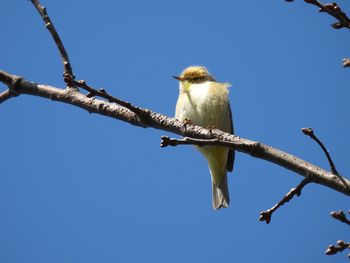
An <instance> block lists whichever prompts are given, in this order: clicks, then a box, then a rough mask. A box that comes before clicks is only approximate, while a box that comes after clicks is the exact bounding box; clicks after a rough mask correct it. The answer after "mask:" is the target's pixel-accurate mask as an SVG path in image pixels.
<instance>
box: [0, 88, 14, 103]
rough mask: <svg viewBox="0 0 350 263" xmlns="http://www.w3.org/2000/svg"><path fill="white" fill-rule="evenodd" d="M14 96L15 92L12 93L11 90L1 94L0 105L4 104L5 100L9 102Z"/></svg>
mask: <svg viewBox="0 0 350 263" xmlns="http://www.w3.org/2000/svg"><path fill="white" fill-rule="evenodd" d="M14 96H15V95H14V94H13V92H11V90H10V89H7V90H5V91H3V92H1V93H0V103H2V102H4V101H5V100H8V99H10V98H12V97H14Z"/></svg>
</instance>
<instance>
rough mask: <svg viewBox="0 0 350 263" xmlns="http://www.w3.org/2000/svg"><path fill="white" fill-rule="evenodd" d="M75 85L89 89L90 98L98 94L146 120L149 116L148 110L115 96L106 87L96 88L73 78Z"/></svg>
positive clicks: (88, 95)
mask: <svg viewBox="0 0 350 263" xmlns="http://www.w3.org/2000/svg"><path fill="white" fill-rule="evenodd" d="M73 85H75V86H77V87H80V88H82V89H84V90H86V91H88V92H89V93H88V94H87V95H86V96H87V97H88V98H91V97H94V96H98V97H101V98H104V99H107V100H108V101H109V102H114V103H117V104H119V105H120V106H123V107H125V108H127V109H129V110H131V111H132V112H134V113H136V114H138V115H139V116H140V117H141V118H142V119H143V120H146V119H147V118H148V113H149V112H148V111H147V110H144V109H141V108H139V107H136V106H134V105H132V104H131V103H130V102H126V101H123V100H121V99H118V98H116V97H113V96H112V95H110V94H108V93H107V92H106V90H104V89H99V90H96V89H94V88H92V87H90V86H89V85H87V84H86V81H85V80H79V81H76V80H73Z"/></svg>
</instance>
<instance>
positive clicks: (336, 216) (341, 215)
mask: <svg viewBox="0 0 350 263" xmlns="http://www.w3.org/2000/svg"><path fill="white" fill-rule="evenodd" d="M349 213H350V211H349ZM331 216H332V217H333V218H334V219H336V220H339V221H340V222H343V223H344V224H347V225H350V220H349V219H347V218H346V216H345V214H344V212H343V211H342V210H339V211H333V212H331Z"/></svg>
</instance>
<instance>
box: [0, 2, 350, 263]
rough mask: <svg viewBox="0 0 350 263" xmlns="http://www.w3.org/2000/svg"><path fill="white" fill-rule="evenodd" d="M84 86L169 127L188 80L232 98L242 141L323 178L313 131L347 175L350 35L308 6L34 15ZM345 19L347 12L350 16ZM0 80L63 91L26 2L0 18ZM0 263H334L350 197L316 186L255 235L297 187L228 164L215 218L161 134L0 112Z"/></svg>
mask: <svg viewBox="0 0 350 263" xmlns="http://www.w3.org/2000/svg"><path fill="white" fill-rule="evenodd" d="M43 4H44V5H45V6H46V7H47V8H48V12H49V14H50V15H51V18H52V19H53V21H54V23H55V25H56V28H57V29H58V31H59V33H60V35H61V37H62V39H63V41H64V43H65V46H66V48H67V50H68V52H69V54H70V58H71V62H72V65H73V67H74V70H75V75H76V76H77V79H85V80H87V82H88V83H89V84H90V85H92V86H94V87H96V88H102V87H103V88H105V89H106V90H108V92H110V93H111V94H114V95H115V96H118V97H120V98H122V99H125V100H128V101H131V102H133V103H134V104H136V105H139V106H142V107H145V108H150V109H152V110H154V111H158V112H161V113H164V114H166V115H168V116H173V115H174V107H175V103H176V99H177V95H178V83H177V82H176V81H175V80H173V79H172V78H171V76H172V75H174V74H179V73H180V72H181V71H182V70H183V69H184V68H185V67H186V66H189V65H205V66H207V67H208V69H209V70H210V71H211V72H212V73H213V74H214V75H215V76H216V78H217V79H218V80H220V81H228V82H231V83H232V84H233V87H232V88H231V93H230V99H231V103H232V110H233V113H234V121H235V127H236V132H237V134H238V135H239V136H241V137H245V138H248V139H253V140H259V141H262V142H263V143H266V144H268V145H271V146H274V147H277V148H279V149H282V150H285V151H287V152H290V153H293V154H295V155H297V156H299V157H301V158H303V159H306V160H308V161H310V162H313V163H315V164H317V165H319V166H321V167H323V168H325V169H329V166H328V163H327V161H326V159H325V156H324V155H323V154H322V152H321V150H320V149H319V147H318V146H317V145H316V144H315V143H314V142H313V141H311V140H310V139H309V138H307V137H306V136H304V135H302V134H301V132H300V128H302V127H313V128H314V129H315V131H316V134H317V135H319V137H320V138H321V139H322V140H323V142H324V143H325V144H326V145H327V147H328V148H329V150H330V153H331V154H332V156H333V158H334V161H335V163H336V165H337V168H338V170H339V171H340V172H341V173H342V174H343V175H345V176H349V175H350V162H349V153H348V151H349V148H350V140H349V134H350V125H349V112H350V111H349V110H350V104H349V102H348V101H349V97H350V87H349V80H350V70H349V69H343V68H342V67H341V60H342V58H344V57H346V56H350V48H349V40H350V31H349V30H345V29H343V30H334V29H332V28H331V27H330V24H331V23H332V22H334V19H332V18H331V17H329V16H328V15H326V14H319V13H318V12H317V9H316V8H315V7H313V6H310V5H307V4H305V3H304V2H303V1H301V0H300V1H295V2H294V3H287V2H285V1H282V0H280V1H228V0H227V1H217V2H215V3H213V2H212V1H185V0H179V1H173V2H170V1H161V0H159V1H82V0H80V1H68V0H64V1H63V0H62V1H43ZM339 4H340V5H341V6H342V7H343V9H344V10H345V11H347V12H348V13H350V4H349V3H348V1H340V2H339ZM0 24H1V25H2V37H1V41H0V68H1V69H3V70H6V71H9V72H11V73H14V74H17V75H21V76H24V77H25V78H27V79H29V80H31V81H35V82H39V83H45V84H50V85H53V86H58V87H64V83H63V81H62V77H61V75H62V65H61V61H60V58H59V56H58V52H57V49H56V47H55V45H54V43H53V41H52V39H51V36H50V35H49V34H48V32H47V31H46V29H45V28H44V26H43V22H42V21H41V18H40V17H39V15H38V14H37V12H36V10H35V9H34V8H33V6H32V5H31V3H30V2H29V1H24V0H22V1H19V0H16V1H14V0H3V1H1V3H0ZM4 89H5V86H4V85H0V90H1V91H3V90H4ZM0 121H1V122H0V123H1V129H0V137H1V149H0V160H1V174H0V211H1V215H0V248H1V249H0V262H1V263H21V262H26V263H29V262H33V263H34V262H35V263H39V262H51V263H53V262H258V261H259V262H260V261H263V262H285V263H287V262H319V263H320V262H335V261H337V262H340V261H346V255H345V253H342V254H340V255H336V256H333V257H327V256H325V255H324V251H325V249H326V247H327V246H328V245H329V244H331V243H335V242H336V240H338V239H345V240H348V241H349V240H350V235H349V233H350V231H349V230H350V229H349V227H348V226H346V225H344V224H341V223H339V222H337V221H335V220H334V219H332V218H331V217H330V216H329V213H330V212H331V211H333V210H338V209H344V210H346V211H347V210H348V209H350V202H349V197H347V196H345V195H343V194H340V193H338V192H335V191H333V190H331V189H328V188H326V187H323V186H320V185H309V186H307V187H306V188H305V189H304V191H303V194H302V196H301V197H300V198H297V199H294V200H293V201H292V202H290V203H288V204H287V205H286V206H283V207H282V208H281V209H280V210H278V212H276V214H274V215H273V218H272V222H271V223H270V225H266V224H265V223H261V222H259V221H258V218H259V213H260V211H262V210H265V209H267V208H270V207H271V206H273V205H274V204H275V203H276V202H277V201H278V200H279V199H280V198H281V197H282V196H283V195H284V194H285V193H286V192H288V191H289V190H290V188H292V187H294V186H296V185H297V184H298V183H299V182H300V180H301V179H302V177H301V176H299V175H296V174H294V173H291V172H289V171H287V170H285V169H283V168H280V167H278V166H276V165H273V164H271V163H268V162H266V161H261V160H259V159H253V158H252V157H250V156H247V155H245V154H240V153H238V154H237V156H236V165H235V171H234V173H233V174H230V175H229V188H230V193H231V205H230V207H229V208H228V209H222V210H220V211H213V210H212V208H211V184H210V176H209V172H208V169H207V166H206V163H205V161H204V159H203V158H202V156H201V155H200V154H199V153H198V152H196V151H195V150H194V149H193V148H192V147H190V146H184V147H176V148H165V149H162V148H160V147H159V143H160V136H161V135H164V134H166V135H170V136H174V135H173V134H167V133H166V132H163V131H158V130H154V129H141V128H136V127H133V126H131V125H129V124H127V123H123V122H120V121H116V120H113V119H110V118H106V117H103V116H99V115H96V114H88V113H87V112H85V111H83V110H81V109H78V108H76V107H72V106H69V105H65V104H61V103H57V102H51V101H49V100H45V99H42V98H36V97H31V96H24V95H23V96H20V97H18V98H15V99H11V100H9V101H7V102H5V103H3V104H1V105H0Z"/></svg>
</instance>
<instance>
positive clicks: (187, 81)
mask: <svg viewBox="0 0 350 263" xmlns="http://www.w3.org/2000/svg"><path fill="white" fill-rule="evenodd" d="M173 78H175V79H177V80H178V81H179V97H178V99H177V103H176V109H175V118H176V119H178V120H179V121H182V122H184V123H190V124H193V125H198V126H202V127H204V128H209V129H213V128H217V129H219V130H221V131H223V132H228V133H232V134H233V133H234V130H233V121H232V113H231V106H230V101H229V87H231V84H229V83H221V82H218V81H216V80H215V79H214V77H213V76H212V75H211V74H210V73H209V71H208V70H207V68H206V67H203V66H190V67H187V68H186V69H184V70H183V71H182V73H181V75H180V76H173ZM196 148H197V149H198V150H199V151H200V152H201V153H202V154H203V156H204V157H205V159H206V160H207V162H208V167H209V172H210V175H211V181H212V206H213V208H214V210H217V209H220V208H227V207H228V206H229V203H230V196H229V191H228V183H227V172H232V170H233V163H234V159H235V152H234V150H233V149H230V148H227V147H224V146H202V147H198V146H196Z"/></svg>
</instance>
